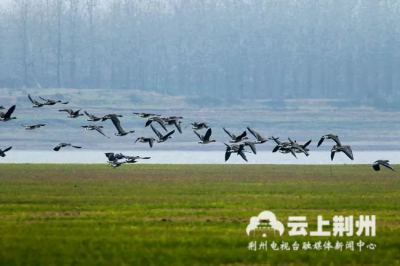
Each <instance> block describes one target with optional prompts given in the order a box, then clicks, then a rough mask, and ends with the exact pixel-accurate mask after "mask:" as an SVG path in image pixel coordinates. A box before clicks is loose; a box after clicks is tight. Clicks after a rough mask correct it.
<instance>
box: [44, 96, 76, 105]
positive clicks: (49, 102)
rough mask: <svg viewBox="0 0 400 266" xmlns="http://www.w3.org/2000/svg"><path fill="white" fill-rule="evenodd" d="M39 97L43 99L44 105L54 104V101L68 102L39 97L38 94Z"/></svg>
mask: <svg viewBox="0 0 400 266" xmlns="http://www.w3.org/2000/svg"><path fill="white" fill-rule="evenodd" d="M39 98H40V99H42V100H43V101H45V102H44V105H55V104H56V103H61V104H68V103H69V102H62V101H60V100H58V101H54V100H50V99H45V98H43V97H40V96H39Z"/></svg>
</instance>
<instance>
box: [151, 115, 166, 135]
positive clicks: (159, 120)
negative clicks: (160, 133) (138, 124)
mask: <svg viewBox="0 0 400 266" xmlns="http://www.w3.org/2000/svg"><path fill="white" fill-rule="evenodd" d="M153 121H155V122H157V123H158V124H160V126H161V127H162V128H163V129H164V130H165V131H168V130H167V128H166V127H165V122H164V120H162V119H161V118H159V117H157V116H154V117H150V118H149V119H147V121H146V124H145V126H146V127H147V126H149V125H150V124H151V123H152V122H153Z"/></svg>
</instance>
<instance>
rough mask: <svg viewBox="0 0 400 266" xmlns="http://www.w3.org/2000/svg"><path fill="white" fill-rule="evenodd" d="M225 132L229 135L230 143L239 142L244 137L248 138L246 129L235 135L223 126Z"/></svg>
mask: <svg viewBox="0 0 400 266" xmlns="http://www.w3.org/2000/svg"><path fill="white" fill-rule="evenodd" d="M222 129H223V130H224V131H225V133H226V134H228V135H229V137H231V140H229V142H230V143H237V142H241V141H242V140H245V139H249V138H248V137H246V134H247V133H246V130H245V131H243V133H242V134H241V135H239V136H236V135H235V134H233V133H231V132H229V131H228V130H226V129H225V128H224V127H223V128H222Z"/></svg>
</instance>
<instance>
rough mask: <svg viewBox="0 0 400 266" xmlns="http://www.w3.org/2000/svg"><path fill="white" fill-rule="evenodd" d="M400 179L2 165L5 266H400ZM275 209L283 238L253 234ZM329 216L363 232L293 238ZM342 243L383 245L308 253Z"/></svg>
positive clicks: (312, 170) (250, 169)
mask: <svg viewBox="0 0 400 266" xmlns="http://www.w3.org/2000/svg"><path fill="white" fill-rule="evenodd" d="M394 167H395V168H396V167H398V168H399V166H396V165H395V166H394ZM399 180H400V176H399V174H398V173H397V172H392V171H389V170H387V169H382V170H381V171H380V172H375V171H373V169H372V167H371V166H370V165H342V166H299V165H150V164H142V165H140V164H137V165H123V166H121V167H120V168H117V169H112V168H111V167H107V165H103V164H101V165H40V164H38V165H14V164H10V165H7V164H1V165H0V265H277V264H278V265H346V264H351V265H366V264H368V265H400V263H399V261H400V253H399V250H400V238H399V234H400V218H399V217H400V182H399ZM264 210H269V211H272V212H274V213H275V215H276V216H277V219H278V220H280V221H281V222H282V223H283V224H284V226H285V232H284V234H283V235H282V236H279V235H278V234H277V235H276V236H273V234H271V232H267V237H262V235H261V234H256V236H253V235H252V234H251V236H248V235H247V234H246V227H247V225H248V224H249V221H250V218H251V217H252V216H258V214H259V213H260V212H262V211H264ZM318 215H323V219H324V220H330V225H329V226H326V227H324V231H331V232H332V219H333V216H335V215H343V216H350V215H353V216H354V236H351V237H347V236H343V237H339V236H338V237H334V236H330V237H319V236H310V235H309V234H308V235H307V236H289V235H288V231H289V230H290V228H288V227H287V223H288V217H289V216H306V217H307V222H308V228H307V231H308V232H309V231H316V229H317V216H318ZM359 215H376V236H375V237H372V236H369V237H367V236H365V235H364V234H362V235H361V236H357V235H355V232H356V231H357V230H358V228H356V226H355V221H356V220H358V218H359ZM337 240H339V241H341V242H343V243H344V244H345V243H346V242H347V241H354V242H356V243H357V242H358V241H359V240H362V241H363V242H364V243H366V245H367V244H369V243H374V244H376V248H375V249H374V250H371V249H368V248H366V246H364V247H363V248H362V251H361V252H360V251H359V247H357V246H355V249H354V251H351V250H349V249H345V247H344V248H343V250H342V251H339V250H334V249H331V250H329V251H328V250H324V249H322V250H315V249H312V250H303V249H302V243H303V242H307V241H310V243H311V244H314V243H315V242H318V241H321V242H322V244H323V243H325V242H326V241H330V242H331V243H332V244H333V245H334V243H335V242H336V241H337ZM252 241H257V243H261V242H265V241H268V250H267V251H265V250H259V248H257V250H256V251H254V250H249V249H248V245H249V243H250V242H252ZM272 241H275V242H276V243H278V244H281V243H282V241H284V242H288V243H289V247H290V248H291V250H278V251H275V250H272V249H271V247H270V243H272ZM295 241H296V242H297V243H299V244H300V248H299V250H297V251H295V250H292V244H293V243H294V242H295Z"/></svg>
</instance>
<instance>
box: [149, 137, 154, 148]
mask: <svg viewBox="0 0 400 266" xmlns="http://www.w3.org/2000/svg"><path fill="white" fill-rule="evenodd" d="M153 142H154V139H153V138H151V139H150V140H149V145H150V148H153Z"/></svg>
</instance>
